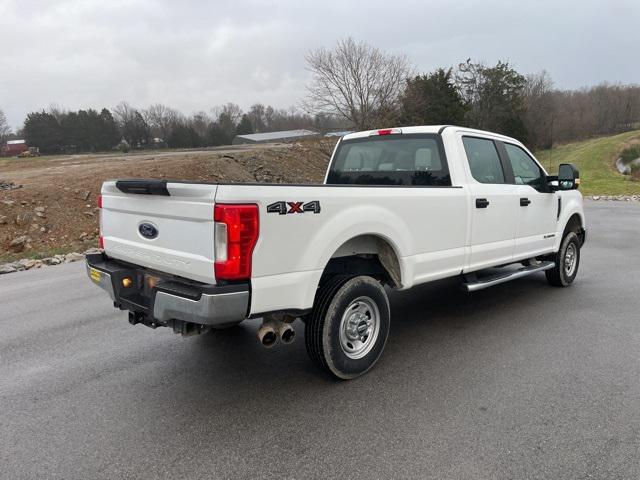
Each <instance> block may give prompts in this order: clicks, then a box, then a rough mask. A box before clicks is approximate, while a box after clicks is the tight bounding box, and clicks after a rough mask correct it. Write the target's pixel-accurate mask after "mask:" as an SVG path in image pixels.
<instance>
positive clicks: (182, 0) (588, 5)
mask: <svg viewBox="0 0 640 480" xmlns="http://www.w3.org/2000/svg"><path fill="white" fill-rule="evenodd" d="M347 36H352V37H354V38H355V39H357V40H365V41H367V42H369V43H371V44H373V45H375V46H378V47H381V48H383V49H385V50H388V51H390V52H403V53H406V54H407V55H408V57H409V59H410V60H411V61H412V62H413V63H414V64H415V65H416V67H417V70H418V71H429V70H431V69H433V68H435V67H438V66H451V65H455V64H457V63H459V62H461V61H464V60H465V59H466V58H468V57H471V58H473V59H477V60H482V61H485V62H487V63H494V62H496V61H497V60H498V59H504V60H509V61H510V62H511V63H512V64H514V65H515V66H516V68H517V69H518V70H519V71H520V72H522V73H532V72H538V71H540V70H543V69H546V70H547V71H548V72H549V73H550V74H551V76H552V78H553V80H554V81H555V84H556V86H558V87H561V88H579V87H582V86H585V85H593V84H596V83H599V82H602V81H609V82H622V83H640V0H609V1H598V2H595V1H589V0H567V1H563V0H557V1H547V0H544V1H541V0H538V1H536V0H520V1H516V0H511V1H507V0H504V1H500V0H482V1H455V0H450V1H442V0H438V1H435V0H422V1H401V0H395V1H389V0H384V1H377V0H368V1H366V2H355V1H348V0H342V1H331V0H322V1H308V2H307V1H305V0H279V1H271V2H268V1H252V0H234V1H226V0H225V1H221V0H196V1H189V0H163V1H159V0H158V1H152V0H96V1H93V0H0V109H2V110H4V111H5V113H6V115H7V117H8V120H9V122H10V124H11V125H12V126H13V127H17V126H20V125H21V124H22V121H23V119H24V116H25V114H26V113H27V112H29V111H32V110H36V109H41V108H46V107H48V106H49V105H51V104H53V103H55V104H58V105H60V106H63V107H65V108H68V109H78V108H89V107H93V108H101V107H103V106H106V107H109V108H111V107H113V106H115V105H116V104H117V103H118V102H120V101H121V100H126V101H128V102H130V103H132V104H133V105H135V106H137V107H140V108H144V107H146V106H148V105H149V104H151V103H155V102H161V103H165V104H168V105H170V106H173V107H175V108H178V109H180V110H182V111H183V112H184V113H187V114H188V113H192V112H193V111H196V110H205V111H209V110H210V108H211V107H213V106H214V105H216V104H221V103H226V102H229V101H232V102H236V103H238V104H239V105H240V106H242V107H243V108H247V107H249V106H250V105H251V104H252V103H255V102H262V103H265V104H272V105H274V106H276V107H288V106H290V105H297V104H299V102H300V100H301V99H302V98H303V96H304V93H305V90H304V84H305V81H306V80H307V79H308V74H307V72H306V70H305V65H304V54H305V52H307V51H308V50H309V49H313V48H316V47H319V46H327V47H331V46H332V45H333V44H334V43H335V41H336V40H337V39H338V38H341V37H347Z"/></svg>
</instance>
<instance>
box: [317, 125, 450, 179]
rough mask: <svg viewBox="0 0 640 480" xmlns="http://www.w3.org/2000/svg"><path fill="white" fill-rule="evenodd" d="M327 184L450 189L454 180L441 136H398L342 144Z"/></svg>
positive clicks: (334, 159) (378, 137)
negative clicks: (415, 186)
mask: <svg viewBox="0 0 640 480" xmlns="http://www.w3.org/2000/svg"><path fill="white" fill-rule="evenodd" d="M327 184H329V185H344V184H357V185H417V186H450V185H451V177H450V176H449V168H448V165H447V159H446V157H445V154H444V148H443V146H442V139H441V138H440V136H439V135H433V134H411V135H406V134H399V135H384V136H373V137H367V138H357V139H353V140H343V141H342V142H340V145H339V146H338V149H337V151H336V153H335V155H334V158H333V162H332V164H331V167H330V169H329V175H328V177H327Z"/></svg>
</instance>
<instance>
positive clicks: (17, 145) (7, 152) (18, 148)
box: [0, 140, 29, 157]
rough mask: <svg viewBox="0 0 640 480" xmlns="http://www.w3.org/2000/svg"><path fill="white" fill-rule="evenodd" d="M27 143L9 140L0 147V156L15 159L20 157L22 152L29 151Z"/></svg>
mask: <svg viewBox="0 0 640 480" xmlns="http://www.w3.org/2000/svg"><path fill="white" fill-rule="evenodd" d="M28 149H29V147H28V146H27V142H26V141H25V140H9V141H8V142H7V143H5V144H4V145H2V147H0V154H1V155H2V156H3V157H13V156H15V155H19V154H21V153H22V152H24V151H26V150H28Z"/></svg>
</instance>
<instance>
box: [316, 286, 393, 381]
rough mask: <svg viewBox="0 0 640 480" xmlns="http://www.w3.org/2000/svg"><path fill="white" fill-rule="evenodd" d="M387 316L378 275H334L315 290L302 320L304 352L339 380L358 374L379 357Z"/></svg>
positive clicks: (384, 293)
mask: <svg viewBox="0 0 640 480" xmlns="http://www.w3.org/2000/svg"><path fill="white" fill-rule="evenodd" d="M390 316H391V313H390V309H389V300H388V298H387V294H386V292H385V290H384V287H383V286H382V285H381V284H380V283H379V282H378V281H377V280H375V279H373V278H371V277H368V276H358V277H334V278H332V279H330V280H329V281H327V282H326V283H325V284H324V285H323V286H322V287H321V288H320V290H319V291H318V294H317V295H316V300H315V302H314V306H313V310H312V312H311V314H310V316H309V318H308V320H307V322H306V326H305V344H306V347H307V353H308V354H309V357H310V358H311V360H313V362H314V363H316V365H318V366H319V367H320V368H322V369H323V370H326V371H328V372H329V373H331V374H333V375H334V376H336V377H338V378H340V379H343V380H349V379H353V378H356V377H359V376H360V375H362V374H363V373H365V372H367V371H368V370H369V369H370V368H371V367H373V365H375V363H376V362H377V361H378V358H380V355H381V354H382V350H383V349H384V346H385V343H386V342H387V337H388V336H389V324H390Z"/></svg>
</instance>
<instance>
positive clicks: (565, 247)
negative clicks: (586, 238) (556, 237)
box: [545, 232, 580, 287]
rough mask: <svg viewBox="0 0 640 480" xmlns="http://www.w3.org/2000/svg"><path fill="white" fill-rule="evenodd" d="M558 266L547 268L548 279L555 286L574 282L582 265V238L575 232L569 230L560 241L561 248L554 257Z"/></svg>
mask: <svg viewBox="0 0 640 480" xmlns="http://www.w3.org/2000/svg"><path fill="white" fill-rule="evenodd" d="M554 261H555V262H556V266H555V267H554V268H552V269H551V270H547V271H546V272H545V273H546V275H547V281H548V282H549V284H550V285H553V286H554V287H568V286H569V285H571V284H572V283H573V281H574V280H575V278H576V275H577V274H578V267H579V266H580V239H579V238H578V235H576V233H575V232H569V233H567V234H566V235H565V237H564V238H563V239H562V242H561V243H560V250H558V253H556V255H555V257H554Z"/></svg>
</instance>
